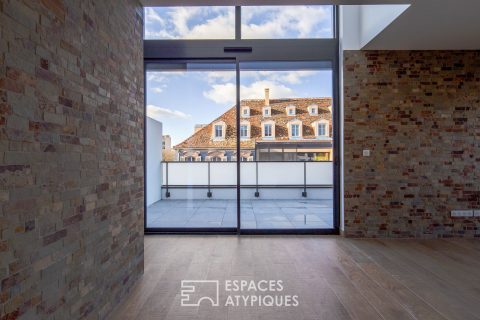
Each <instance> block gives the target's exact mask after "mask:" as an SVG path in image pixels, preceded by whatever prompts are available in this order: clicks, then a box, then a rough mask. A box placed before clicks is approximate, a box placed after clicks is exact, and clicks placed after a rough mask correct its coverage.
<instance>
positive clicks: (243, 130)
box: [240, 120, 250, 140]
mask: <svg viewBox="0 0 480 320" xmlns="http://www.w3.org/2000/svg"><path fill="white" fill-rule="evenodd" d="M240 139H242V140H248V139H250V122H248V121H246V120H242V121H240Z"/></svg>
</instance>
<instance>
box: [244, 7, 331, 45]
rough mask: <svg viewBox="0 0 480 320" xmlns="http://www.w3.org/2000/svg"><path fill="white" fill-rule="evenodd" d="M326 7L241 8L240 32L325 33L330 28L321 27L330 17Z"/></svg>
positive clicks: (257, 34)
mask: <svg viewBox="0 0 480 320" xmlns="http://www.w3.org/2000/svg"><path fill="white" fill-rule="evenodd" d="M330 10H331V9H330V7H324V6H284V7H268V6H266V7H255V9H253V8H250V9H249V8H248V7H247V8H246V9H244V10H243V11H242V15H243V19H242V20H243V23H242V36H243V37H245V38H249V39H262V38H288V37H291V38H296V37H298V38H314V37H325V36H328V35H329V33H330V32H331V29H329V30H327V29H325V27H324V26H325V25H326V24H327V25H328V24H329V23H330V22H331V21H332V18H331V11H330Z"/></svg>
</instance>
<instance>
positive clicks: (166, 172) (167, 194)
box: [165, 162, 170, 198]
mask: <svg viewBox="0 0 480 320" xmlns="http://www.w3.org/2000/svg"><path fill="white" fill-rule="evenodd" d="M165 176H166V180H167V181H165V186H166V189H167V190H166V192H165V197H167V198H170V191H168V162H165Z"/></svg>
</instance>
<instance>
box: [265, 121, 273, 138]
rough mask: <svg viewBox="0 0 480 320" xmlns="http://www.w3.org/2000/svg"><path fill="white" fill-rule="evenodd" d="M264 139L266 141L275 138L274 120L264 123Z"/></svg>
mask: <svg viewBox="0 0 480 320" xmlns="http://www.w3.org/2000/svg"><path fill="white" fill-rule="evenodd" d="M262 137H263V138H264V139H274V138H275V122H274V121H273V120H267V121H265V122H262Z"/></svg>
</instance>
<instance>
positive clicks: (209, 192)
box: [207, 161, 212, 198]
mask: <svg viewBox="0 0 480 320" xmlns="http://www.w3.org/2000/svg"><path fill="white" fill-rule="evenodd" d="M207 164H208V192H207V197H209V198H211V197H212V192H211V191H210V161H209V162H207Z"/></svg>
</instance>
